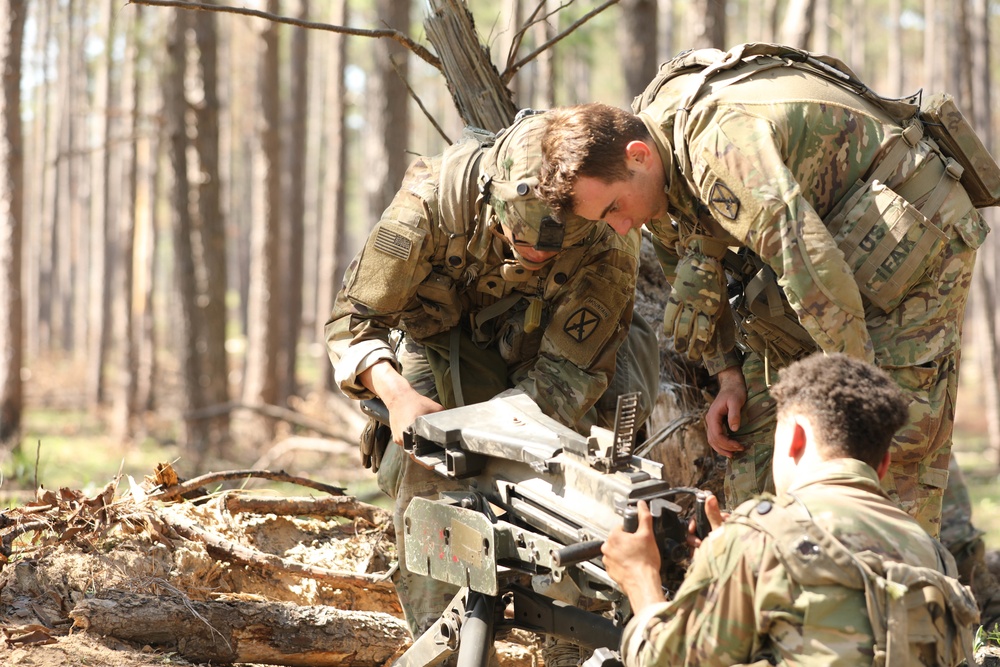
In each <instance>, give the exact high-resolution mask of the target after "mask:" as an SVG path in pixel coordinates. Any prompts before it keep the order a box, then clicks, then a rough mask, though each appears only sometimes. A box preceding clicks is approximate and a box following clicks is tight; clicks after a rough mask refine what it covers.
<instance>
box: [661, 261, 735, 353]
mask: <svg viewBox="0 0 1000 667" xmlns="http://www.w3.org/2000/svg"><path fill="white" fill-rule="evenodd" d="M725 298H726V273H725V271H724V270H723V268H722V263H721V262H720V261H719V260H718V259H716V258H714V257H709V256H708V255H705V254H704V253H702V252H698V251H695V250H691V249H689V250H688V252H687V253H686V254H685V255H684V257H682V258H681V260H680V262H678V264H677V277H676V278H675V279H674V282H673V286H672V289H671V290H670V297H669V298H668V299H667V306H666V308H665V309H664V310H663V332H664V333H665V334H666V335H667V336H670V337H671V338H673V341H674V349H675V350H677V352H679V353H680V354H684V355H686V356H687V358H688V359H691V360H693V361H698V360H700V359H701V358H702V355H703V354H704V353H705V350H706V348H707V347H708V345H709V343H710V341H711V340H712V336H713V335H714V333H715V326H716V323H717V322H718V319H719V316H720V315H721V314H722V313H723V312H724V309H723V305H724V302H725Z"/></svg>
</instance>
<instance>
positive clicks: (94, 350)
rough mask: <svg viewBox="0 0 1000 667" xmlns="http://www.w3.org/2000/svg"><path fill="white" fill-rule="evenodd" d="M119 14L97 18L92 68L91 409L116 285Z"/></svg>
mask: <svg viewBox="0 0 1000 667" xmlns="http://www.w3.org/2000/svg"><path fill="white" fill-rule="evenodd" d="M117 11H118V10H117V9H116V8H115V7H114V6H113V5H108V6H107V7H106V8H105V10H104V14H103V16H102V17H101V24H100V28H99V32H100V33H101V36H102V37H103V41H104V53H103V54H102V55H101V59H100V66H99V67H98V68H97V78H96V81H95V86H94V87H95V89H96V94H95V96H94V97H95V100H96V103H95V104H94V105H93V107H92V112H93V115H94V116H95V119H94V121H93V122H94V125H96V128H94V129H95V130H96V131H95V132H93V134H91V135H90V137H91V138H90V141H93V142H95V145H94V146H93V153H92V154H91V160H90V164H91V178H92V182H91V197H90V202H91V206H90V274H89V281H88V282H89V291H90V294H89V297H88V301H89V305H90V307H89V308H88V313H87V316H88V317H87V322H88V324H87V330H88V331H89V333H90V336H89V340H88V342H87V366H88V368H87V400H88V402H89V403H90V405H91V407H92V408H96V407H97V406H99V405H100V404H102V403H104V402H105V399H106V398H107V397H106V385H105V382H104V367H105V365H106V361H107V357H108V348H109V347H110V345H111V333H112V326H113V325H112V322H113V320H112V317H111V289H112V286H113V285H114V284H115V280H114V266H115V262H114V260H115V258H116V255H117V251H116V249H115V247H116V239H115V237H116V234H115V229H114V226H113V225H112V211H113V210H114V208H113V207H114V202H112V201H111V188H112V178H113V177H112V174H111V168H112V153H113V152H114V147H113V146H114V144H113V142H112V128H113V127H114V124H113V121H112V116H113V111H112V107H113V106H115V105H116V103H117V99H118V91H117V87H116V85H115V76H114V69H115V59H114V56H113V54H112V49H113V48H114V39H115V20H114V15H115V13H116V12H117Z"/></svg>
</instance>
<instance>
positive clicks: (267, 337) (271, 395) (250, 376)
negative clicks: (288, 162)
mask: <svg viewBox="0 0 1000 667" xmlns="http://www.w3.org/2000/svg"><path fill="white" fill-rule="evenodd" d="M278 5H279V3H278V0H268V3H267V10H268V11H269V12H271V13H278V10H279V6H278ZM260 36H261V42H262V45H263V52H262V53H261V58H260V70H259V71H260V74H259V76H260V78H259V81H258V85H259V88H258V91H259V98H260V109H261V130H260V146H259V151H258V157H257V160H259V166H260V172H259V174H260V177H259V178H256V177H255V179H254V181H255V182H256V183H260V184H261V187H259V188H257V189H258V190H260V191H261V192H262V195H263V197H262V199H263V200H262V201H260V205H259V206H258V207H256V208H257V210H256V211H255V213H254V229H253V233H252V237H251V255H250V266H251V271H250V303H249V310H248V315H247V329H248V332H247V333H248V341H247V361H246V364H247V370H246V384H245V386H244V394H243V396H244V400H245V401H247V402H249V403H256V402H259V403H267V404H271V405H274V404H275V403H276V402H277V400H278V382H277V379H278V378H277V363H278V348H279V345H280V343H281V338H280V335H279V334H280V331H281V329H280V326H281V318H282V317H284V315H285V313H284V312H283V310H282V307H281V299H280V298H278V295H279V294H280V287H279V285H280V276H279V275H278V261H279V258H278V252H279V245H280V232H279V226H280V224H281V215H282V210H283V209H282V200H281V167H282V164H281V103H280V102H281V95H280V81H279V63H280V54H279V51H278V49H279V44H278V24H276V23H270V22H269V23H267V24H265V26H264V27H263V30H262V31H261V34H260ZM260 427H261V428H260V430H259V434H260V438H261V440H263V441H267V440H270V439H271V437H272V436H273V425H272V424H271V423H270V422H264V421H262V422H261V423H260Z"/></svg>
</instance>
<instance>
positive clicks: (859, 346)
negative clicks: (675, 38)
mask: <svg viewBox="0 0 1000 667" xmlns="http://www.w3.org/2000/svg"><path fill="white" fill-rule="evenodd" d="M695 125H698V126H699V127H701V128H702V129H700V130H697V129H696V130H695V131H694V132H693V136H692V137H691V138H690V143H689V151H690V157H691V162H692V178H693V181H694V182H693V183H692V187H693V189H694V190H695V192H696V194H697V195H698V196H699V198H700V199H701V201H702V202H704V203H705V204H706V205H707V206H708V209H709V211H710V213H711V215H712V216H713V218H714V219H715V220H717V221H718V222H719V223H720V224H721V225H722V227H723V228H725V229H726V231H728V232H729V233H730V234H732V235H733V236H734V237H735V238H737V239H738V240H740V241H741V242H742V243H744V244H745V245H746V246H747V247H749V248H750V249H751V250H753V251H754V252H755V253H757V254H758V255H759V256H760V257H761V258H763V259H764V261H766V262H767V263H768V264H769V265H770V266H771V268H773V269H774V271H775V273H776V274H777V276H778V282H779V284H780V285H781V287H782V289H783V290H784V292H785V294H786V296H787V297H788V301H789V303H790V304H791V306H792V308H793V309H794V310H795V313H796V315H797V316H798V318H799V321H800V322H801V324H802V326H803V327H805V328H806V330H807V331H808V332H809V334H810V336H812V338H813V340H814V341H815V342H816V344H817V345H818V346H819V347H820V348H821V349H822V350H823V351H824V352H844V353H847V354H850V355H851V356H854V357H857V358H860V359H865V360H868V361H872V360H873V359H874V356H873V348H872V341H871V338H870V336H869V335H868V331H867V329H866V326H865V319H864V310H863V306H862V301H861V294H860V292H859V291H858V287H857V284H856V283H855V281H854V276H853V274H852V272H851V271H850V269H849V267H848V266H847V264H846V262H845V261H844V258H843V254H842V253H841V251H840V250H839V249H838V248H837V245H836V243H835V241H834V239H833V237H832V236H831V234H830V233H829V231H828V230H827V228H826V226H825V225H824V224H823V221H822V220H821V219H820V217H819V215H818V214H817V213H816V211H815V210H814V209H813V208H812V206H811V205H810V204H809V203H808V201H807V200H806V199H805V198H804V197H803V195H802V188H803V187H804V186H803V184H800V183H799V182H798V181H797V180H796V179H795V177H794V176H793V174H792V173H791V171H790V170H789V169H788V167H787V166H786V164H785V162H784V160H783V157H782V154H781V150H780V149H779V146H780V144H781V139H780V138H779V137H778V136H777V133H776V132H775V130H774V127H773V126H772V125H771V123H770V122H769V121H767V120H766V119H763V118H759V117H756V116H753V115H750V114H749V113H737V112H735V111H732V110H725V109H723V110H721V111H717V112H716V114H715V116H714V117H713V118H712V122H704V121H703V122H700V123H695ZM806 185H808V184H806Z"/></svg>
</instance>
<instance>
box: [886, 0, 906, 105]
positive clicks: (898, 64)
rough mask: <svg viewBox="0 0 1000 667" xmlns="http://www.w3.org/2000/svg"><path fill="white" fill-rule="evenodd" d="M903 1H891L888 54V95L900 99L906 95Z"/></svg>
mask: <svg viewBox="0 0 1000 667" xmlns="http://www.w3.org/2000/svg"><path fill="white" fill-rule="evenodd" d="M902 12H903V0H889V17H888V18H889V21H891V22H892V23H891V24H890V26H889V44H888V45H887V48H888V50H889V54H888V66H887V70H888V79H889V82H888V86H887V87H888V91H887V92H888V94H889V95H890V96H893V97H900V96H902V95H904V94H905V93H906V91H904V90H903V88H904V85H903V24H902V21H901V16H900V15H901V14H902Z"/></svg>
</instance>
